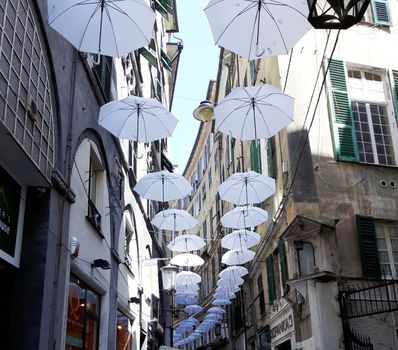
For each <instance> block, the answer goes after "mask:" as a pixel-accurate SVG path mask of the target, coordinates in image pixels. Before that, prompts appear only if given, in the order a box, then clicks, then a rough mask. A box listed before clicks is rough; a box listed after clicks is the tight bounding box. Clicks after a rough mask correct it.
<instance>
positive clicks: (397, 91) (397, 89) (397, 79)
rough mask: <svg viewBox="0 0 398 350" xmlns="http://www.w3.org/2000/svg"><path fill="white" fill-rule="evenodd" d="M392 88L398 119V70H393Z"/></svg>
mask: <svg viewBox="0 0 398 350" xmlns="http://www.w3.org/2000/svg"><path fill="white" fill-rule="evenodd" d="M391 89H392V97H393V100H394V106H395V118H396V119H397V120H398V71H396V70H393V71H392V82H391Z"/></svg>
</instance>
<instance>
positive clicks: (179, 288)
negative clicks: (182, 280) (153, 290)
mask: <svg viewBox="0 0 398 350" xmlns="http://www.w3.org/2000/svg"><path fill="white" fill-rule="evenodd" d="M199 289H200V287H199V286H198V285H196V284H176V292H179V293H196V292H197V291H198V290H199Z"/></svg>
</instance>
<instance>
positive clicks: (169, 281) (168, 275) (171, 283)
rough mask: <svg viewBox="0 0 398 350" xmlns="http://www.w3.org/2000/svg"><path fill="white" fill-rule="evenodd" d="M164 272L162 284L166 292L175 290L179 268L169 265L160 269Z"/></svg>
mask: <svg viewBox="0 0 398 350" xmlns="http://www.w3.org/2000/svg"><path fill="white" fill-rule="evenodd" d="M160 271H162V282H163V289H164V290H170V291H171V290H173V289H174V288H175V285H176V275H177V272H178V267H177V266H173V265H170V264H168V265H167V266H163V267H161V268H160Z"/></svg>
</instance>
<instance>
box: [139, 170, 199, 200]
mask: <svg viewBox="0 0 398 350" xmlns="http://www.w3.org/2000/svg"><path fill="white" fill-rule="evenodd" d="M134 191H135V192H137V193H138V194H139V195H140V196H141V197H142V198H146V199H152V200H155V201H161V202H167V201H171V200H174V199H179V198H184V197H185V196H186V195H188V194H189V193H191V191H192V186H191V184H190V183H189V182H188V181H187V179H185V177H183V176H182V175H179V174H174V173H170V172H168V171H165V170H162V171H157V172H154V173H148V174H146V175H144V176H143V177H142V178H141V179H140V180H139V181H138V183H137V184H136V185H135V186H134Z"/></svg>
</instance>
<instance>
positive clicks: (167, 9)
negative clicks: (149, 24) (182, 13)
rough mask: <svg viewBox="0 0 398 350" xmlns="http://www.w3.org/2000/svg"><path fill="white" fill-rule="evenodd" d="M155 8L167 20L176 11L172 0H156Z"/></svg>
mask: <svg viewBox="0 0 398 350" xmlns="http://www.w3.org/2000/svg"><path fill="white" fill-rule="evenodd" d="M155 10H156V11H158V12H159V13H160V14H161V15H162V16H163V17H164V18H165V19H166V20H167V19H168V18H169V14H171V15H172V14H173V12H174V11H173V2H172V0H155Z"/></svg>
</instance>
